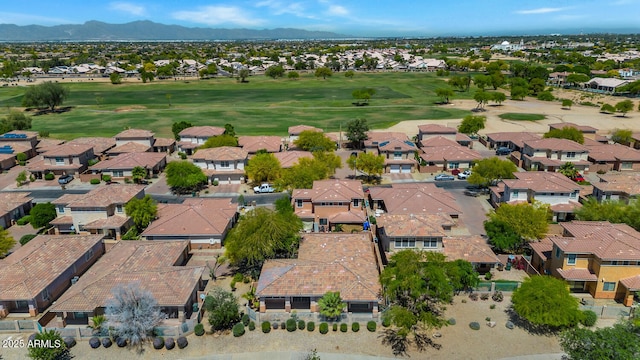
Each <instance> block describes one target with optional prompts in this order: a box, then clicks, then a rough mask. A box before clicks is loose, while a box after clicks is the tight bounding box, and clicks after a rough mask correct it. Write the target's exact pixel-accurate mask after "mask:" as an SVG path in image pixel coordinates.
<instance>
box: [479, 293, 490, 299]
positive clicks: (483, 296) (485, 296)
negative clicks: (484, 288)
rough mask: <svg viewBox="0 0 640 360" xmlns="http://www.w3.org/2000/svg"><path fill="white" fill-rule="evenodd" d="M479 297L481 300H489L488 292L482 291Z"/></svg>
mask: <svg viewBox="0 0 640 360" xmlns="http://www.w3.org/2000/svg"><path fill="white" fill-rule="evenodd" d="M480 299H481V300H489V293H484V294H482V295H480Z"/></svg>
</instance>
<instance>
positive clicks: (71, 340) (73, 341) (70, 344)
mask: <svg viewBox="0 0 640 360" xmlns="http://www.w3.org/2000/svg"><path fill="white" fill-rule="evenodd" d="M63 340H64V344H65V345H66V346H67V349H71V348H72V347H74V346H76V339H75V338H74V337H72V336H67V337H65V338H64V339H63Z"/></svg>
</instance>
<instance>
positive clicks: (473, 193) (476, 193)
mask: <svg viewBox="0 0 640 360" xmlns="http://www.w3.org/2000/svg"><path fill="white" fill-rule="evenodd" d="M464 194H465V195H467V196H473V197H475V196H480V191H476V190H465V191H464Z"/></svg>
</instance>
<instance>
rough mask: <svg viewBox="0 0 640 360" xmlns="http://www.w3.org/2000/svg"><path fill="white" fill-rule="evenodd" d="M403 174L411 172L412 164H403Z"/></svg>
mask: <svg viewBox="0 0 640 360" xmlns="http://www.w3.org/2000/svg"><path fill="white" fill-rule="evenodd" d="M401 172H402V173H403V174H408V173H410V172H411V165H402V171H401Z"/></svg>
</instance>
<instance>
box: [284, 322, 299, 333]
mask: <svg viewBox="0 0 640 360" xmlns="http://www.w3.org/2000/svg"><path fill="white" fill-rule="evenodd" d="M286 326H287V331H288V332H294V331H296V328H297V324H296V321H295V320H294V319H288V320H287V325H286Z"/></svg>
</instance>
